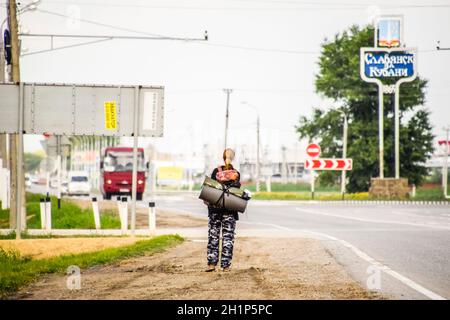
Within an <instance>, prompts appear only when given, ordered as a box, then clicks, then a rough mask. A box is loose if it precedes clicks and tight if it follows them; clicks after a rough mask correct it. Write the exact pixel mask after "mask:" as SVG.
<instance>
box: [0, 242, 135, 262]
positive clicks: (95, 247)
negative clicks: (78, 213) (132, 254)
mask: <svg viewBox="0 0 450 320" xmlns="http://www.w3.org/2000/svg"><path fill="white" fill-rule="evenodd" d="M142 239H143V238H138V237H135V238H131V237H127V238H126V237H107V238H56V239H23V240H0V248H3V249H5V250H15V251H18V252H20V254H21V255H22V256H28V257H31V258H32V259H46V258H51V257H55V256H59V255H63V254H77V253H84V252H93V251H100V250H103V249H106V248H115V247H121V246H126V245H130V244H133V243H135V242H136V241H139V240H142Z"/></svg>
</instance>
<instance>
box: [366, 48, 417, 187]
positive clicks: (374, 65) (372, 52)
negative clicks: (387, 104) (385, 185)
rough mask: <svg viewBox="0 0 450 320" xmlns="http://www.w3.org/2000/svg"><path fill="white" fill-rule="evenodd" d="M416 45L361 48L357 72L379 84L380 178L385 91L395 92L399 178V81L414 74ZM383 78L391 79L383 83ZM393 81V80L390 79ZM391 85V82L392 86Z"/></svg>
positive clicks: (406, 80)
mask: <svg viewBox="0 0 450 320" xmlns="http://www.w3.org/2000/svg"><path fill="white" fill-rule="evenodd" d="M416 53H417V48H378V47H376V48H360V70H359V72H360V75H361V78H362V79H363V80H364V81H366V82H370V83H376V84H377V85H378V134H379V148H378V149H379V161H380V178H381V179H383V178H384V160H383V159H384V102H383V101H384V98H383V97H384V93H385V92H386V93H389V94H394V95H395V97H394V100H395V102H394V117H395V119H394V126H395V130H394V131H395V178H396V179H399V178H400V111H399V109H400V85H401V84H402V83H404V82H411V81H413V80H414V79H416V77H417V55H416ZM383 79H394V80H395V82H394V83H388V84H384V83H383ZM390 82H392V81H390ZM392 85H394V86H392Z"/></svg>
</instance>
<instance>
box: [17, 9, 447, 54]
mask: <svg viewBox="0 0 450 320" xmlns="http://www.w3.org/2000/svg"><path fill="white" fill-rule="evenodd" d="M36 11H38V12H41V13H44V14H49V15H53V16H58V17H61V18H69V19H74V20H77V21H80V22H84V23H88V24H92V25H96V26H101V27H105V28H110V29H114V30H118V31H125V32H131V33H136V34H141V35H145V36H150V37H160V38H162V39H173V40H187V38H184V39H183V38H179V37H172V36H168V35H163V34H158V33H150V32H146V31H142V30H136V29H131V28H125V27H121V26H117V25H112V24H107V23H103V22H98V21H94V20H88V19H83V18H76V17H71V16H69V15H65V14H62V13H58V12H53V11H49V10H44V9H40V8H38V9H36ZM61 36H62V35H61ZM115 37H118V36H115ZM104 38H111V36H105V37H104ZM194 43H195V42H194ZM86 44H87V43H86ZM86 44H80V45H86ZM197 44H201V45H207V46H211V47H222V48H228V49H237V50H245V51H257V52H267V53H285V54H301V55H305V54H306V55H318V54H320V52H319V51H311V50H289V49H275V48H258V47H251V46H241V45H234V44H226V43H214V42H210V41H209V42H197ZM74 46H76V45H73V46H67V48H70V47H74ZM61 48H62V47H61ZM47 51H51V50H43V51H42V52H47ZM437 51H439V50H437V49H430V50H419V52H424V53H430V52H437ZM35 53H38V52H35ZM35 53H33V54H35ZM30 54H31V53H29V54H28V55H30ZM24 55H25V54H24Z"/></svg>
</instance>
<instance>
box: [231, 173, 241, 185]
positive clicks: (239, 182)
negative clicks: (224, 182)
mask: <svg viewBox="0 0 450 320" xmlns="http://www.w3.org/2000/svg"><path fill="white" fill-rule="evenodd" d="M236 172H237V174H238V176H237V179H236V180H235V181H233V183H232V184H231V186H232V187H235V188H240V187H241V174H240V173H239V171H237V170H236Z"/></svg>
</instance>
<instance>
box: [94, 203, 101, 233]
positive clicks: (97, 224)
mask: <svg viewBox="0 0 450 320" xmlns="http://www.w3.org/2000/svg"><path fill="white" fill-rule="evenodd" d="M92 210H93V212H94V222H95V229H97V230H100V229H101V225H100V212H99V210H98V202H97V198H96V197H93V198H92Z"/></svg>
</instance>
